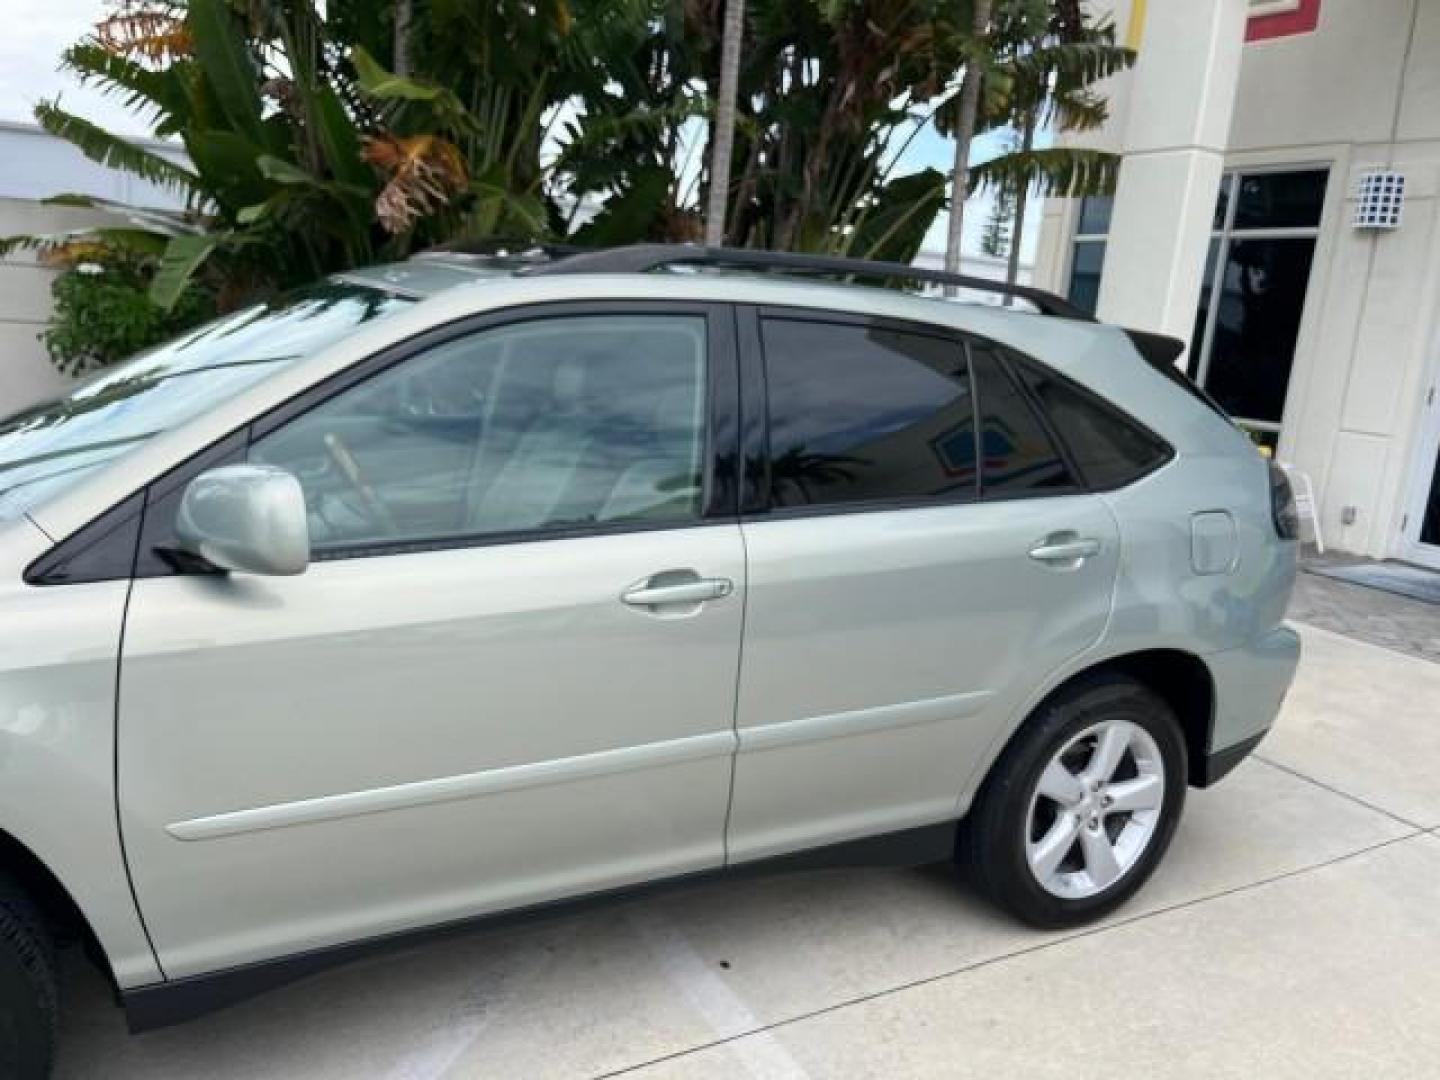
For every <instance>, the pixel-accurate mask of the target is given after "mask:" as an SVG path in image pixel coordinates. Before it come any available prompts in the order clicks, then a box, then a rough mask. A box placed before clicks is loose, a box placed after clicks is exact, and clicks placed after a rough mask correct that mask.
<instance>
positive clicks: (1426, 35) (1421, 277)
mask: <svg viewBox="0 0 1440 1080" xmlns="http://www.w3.org/2000/svg"><path fill="white" fill-rule="evenodd" d="M1412 31H1413V32H1412ZM1121 84H1122V85H1121V86H1120V87H1119V88H1118V99H1119V105H1120V109H1119V110H1118V111H1117V117H1118V116H1123V110H1124V109H1126V108H1128V107H1130V103H1129V102H1128V101H1125V100H1124V98H1125V96H1126V95H1125V88H1124V86H1123V80H1121ZM1119 130H1120V125H1119V124H1118V123H1112V124H1111V125H1109V128H1108V129H1107V131H1106V132H1105V133H1104V135H1103V136H1102V145H1104V144H1106V143H1108V144H1109V146H1108V148H1115V140H1116V139H1117V138H1118V135H1117V133H1118V131H1119ZM1288 164H1295V165H1313V164H1319V165H1326V166H1329V167H1330V170H1331V172H1330V182H1329V187H1328V191H1327V195H1326V206H1325V210H1324V214H1323V217H1322V221H1321V231H1320V238H1319V241H1318V243H1317V247H1316V253H1315V261H1314V265H1313V269H1312V272H1311V278H1310V284H1309V289H1308V292H1307V297H1306V306H1305V314H1304V318H1303V321H1302V325H1301V332H1300V339H1299V342H1298V344H1297V348H1296V356H1295V363H1294V366H1293V368H1292V373H1291V378H1290V388H1289V394H1288V397H1287V401H1286V409H1285V416H1284V426H1283V433H1282V436H1281V441H1280V446H1279V456H1280V457H1281V458H1282V459H1284V460H1289V461H1292V462H1294V463H1295V464H1297V465H1298V466H1299V467H1300V468H1302V469H1304V470H1305V471H1306V472H1308V473H1309V474H1310V476H1311V477H1312V479H1313V480H1314V482H1315V484H1316V487H1317V490H1318V493H1319V501H1320V504H1321V515H1322V525H1323V529H1324V533H1325V537H1326V540H1327V542H1330V543H1332V544H1334V545H1335V546H1336V547H1338V548H1341V549H1343V550H1348V551H1353V552H1357V553H1360V554H1366V555H1373V556H1387V555H1395V554H1401V553H1402V547H1403V544H1402V537H1401V521H1402V518H1403V517H1404V515H1405V514H1406V512H1407V510H1408V509H1409V507H1408V505H1407V504H1408V503H1409V502H1410V501H1411V499H1410V495H1411V491H1412V489H1413V487H1414V486H1415V485H1416V483H1417V473H1418V472H1419V471H1421V470H1424V471H1425V473H1426V474H1427V475H1428V472H1429V469H1430V468H1431V467H1432V466H1433V461H1426V462H1422V461H1419V460H1417V458H1418V457H1419V454H1418V450H1419V447H1420V438H1419V432H1420V429H1421V425H1422V413H1423V408H1424V396H1425V390H1426V388H1427V387H1428V386H1430V385H1431V384H1432V382H1433V380H1434V379H1435V378H1436V371H1435V353H1436V348H1435V345H1436V342H1435V338H1436V333H1435V330H1436V325H1437V319H1436V314H1437V300H1440V0H1364V2H1363V3H1361V2H1357V0H1322V4H1321V6H1320V9H1319V21H1318V25H1317V26H1316V28H1315V30H1314V31H1312V32H1308V33H1301V34H1295V35H1289V36H1283V37H1277V38H1272V39H1265V40H1256V41H1252V42H1250V43H1249V44H1248V45H1247V46H1246V47H1245V50H1244V53H1243V59H1242V62H1241V69H1240V75H1239V85H1238V92H1237V100H1236V106H1235V115H1234V119H1233V122H1232V126H1231V131H1230V136H1229V139H1228V152H1227V157H1226V165H1227V167H1228V168H1247V167H1257V166H1268V165H1288ZM1374 166H1391V167H1394V168H1397V169H1399V170H1401V171H1402V172H1403V173H1404V174H1405V176H1406V181H1407V189H1406V204H1405V211H1404V220H1403V224H1402V226H1401V227H1400V228H1399V229H1398V230H1396V231H1394V232H1388V233H1375V232H1371V231H1358V230H1355V229H1353V228H1352V227H1351V225H1350V216H1351V210H1352V208H1353V191H1354V185H1355V180H1356V178H1357V174H1358V173H1359V172H1360V171H1361V170H1363V169H1365V168H1367V167H1374ZM1074 216H1075V207H1074V206H1072V205H1070V204H1069V202H1068V201H1063V200H1057V201H1055V202H1054V203H1053V205H1052V206H1049V207H1047V209H1046V218H1045V225H1044V231H1043V233H1042V240H1041V245H1040V254H1039V258H1038V259H1037V268H1036V279H1037V281H1038V282H1041V283H1044V284H1047V285H1048V286H1049V287H1051V288H1061V289H1063V288H1064V287H1065V285H1066V284H1067V282H1068V265H1067V264H1068V258H1069V237H1070V236H1071V235H1073V232H1074Z"/></svg>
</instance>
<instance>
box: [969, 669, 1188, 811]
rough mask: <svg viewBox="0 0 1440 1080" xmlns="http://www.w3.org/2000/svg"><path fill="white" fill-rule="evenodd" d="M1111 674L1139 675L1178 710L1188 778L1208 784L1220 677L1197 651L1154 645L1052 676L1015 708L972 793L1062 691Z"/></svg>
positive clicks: (1137, 677)
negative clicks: (1033, 720)
mask: <svg viewBox="0 0 1440 1080" xmlns="http://www.w3.org/2000/svg"><path fill="white" fill-rule="evenodd" d="M1106 673H1111V674H1117V675H1124V676H1126V677H1127V678H1131V679H1134V680H1135V681H1136V682H1138V683H1140V684H1141V685H1142V686H1144V687H1146V688H1147V689H1149V690H1150V691H1151V692H1153V693H1155V694H1157V695H1159V697H1160V698H1162V699H1163V700H1164V701H1165V703H1166V704H1167V705H1169V706H1170V708H1171V709H1172V710H1174V712H1175V716H1176V719H1177V720H1179V722H1180V731H1181V734H1182V736H1183V737H1184V740H1185V756H1186V780H1187V782H1188V783H1189V785H1190V786H1192V787H1204V786H1206V778H1205V763H1206V759H1207V756H1208V754H1209V749H1210V737H1211V733H1212V732H1213V730H1214V725H1215V678H1214V676H1213V675H1212V674H1211V671H1210V668H1209V666H1208V665H1207V664H1206V663H1205V661H1204V659H1203V658H1201V657H1200V656H1198V655H1197V654H1195V653H1192V652H1188V651H1186V650H1184V649H1177V648H1151V649H1137V650H1133V651H1131V652H1124V653H1116V654H1113V655H1110V656H1103V657H1098V658H1094V659H1092V660H1091V662H1089V663H1088V664H1084V665H1083V666H1081V667H1078V668H1076V669H1075V670H1073V671H1068V672H1063V673H1056V675H1055V676H1052V679H1053V681H1052V682H1051V683H1050V684H1049V685H1047V686H1045V688H1044V689H1043V691H1041V692H1039V693H1038V694H1037V695H1036V696H1035V697H1033V698H1030V699H1029V700H1028V701H1026V702H1025V703H1024V704H1023V705H1021V706H1020V708H1019V709H1017V710H1016V716H1017V718H1016V719H1015V721H1014V722H1013V723H1012V724H1011V726H1010V727H1009V728H1008V730H1007V731H1006V732H1005V735H1004V737H1003V738H1001V739H999V740H998V741H997V742H996V744H995V745H994V747H993V748H992V750H991V753H990V756H989V758H988V760H987V761H986V762H985V764H984V766H983V768H981V769H979V770H977V772H976V773H975V774H973V778H972V780H971V781H970V784H971V785H972V786H971V788H970V789H969V795H970V797H973V795H974V794H975V793H976V792H978V791H979V789H980V786H981V785H983V784H984V782H985V781H986V779H988V777H989V776H990V774H991V772H992V771H993V770H994V768H995V765H996V763H997V762H998V761H999V760H1000V759H1001V757H1002V756H1003V755H1004V753H1005V750H1006V748H1008V747H1009V746H1010V745H1011V744H1012V743H1013V742H1014V741H1015V740H1016V739H1017V738H1018V737H1019V736H1020V733H1021V731H1023V730H1024V729H1025V726H1026V724H1028V723H1029V721H1030V718H1031V717H1032V716H1034V715H1035V714H1036V713H1037V712H1039V711H1040V710H1041V709H1042V708H1044V707H1045V705H1046V704H1047V703H1048V702H1049V701H1051V700H1053V699H1054V698H1055V696H1056V695H1057V694H1061V693H1063V692H1065V691H1066V690H1068V689H1070V688H1071V687H1073V686H1075V685H1077V684H1079V683H1082V682H1084V681H1085V680H1087V679H1091V678H1094V677H1095V676H1097V675H1103V674H1106ZM969 801H970V798H966V799H965V800H964V804H968V803H969Z"/></svg>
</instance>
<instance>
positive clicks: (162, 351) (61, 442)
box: [0, 282, 411, 521]
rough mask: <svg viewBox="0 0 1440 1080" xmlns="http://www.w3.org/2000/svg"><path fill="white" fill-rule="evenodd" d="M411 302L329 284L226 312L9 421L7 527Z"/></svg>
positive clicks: (1, 502) (0, 472)
mask: <svg viewBox="0 0 1440 1080" xmlns="http://www.w3.org/2000/svg"><path fill="white" fill-rule="evenodd" d="M410 303H411V301H408V300H404V299H401V298H399V297H396V296H393V295H391V294H389V293H385V292H382V291H380V290H378V289H373V288H369V287H367V286H364V285H353V284H348V283H341V282H326V283H324V284H321V285H317V286H314V287H311V288H309V289H305V290H302V291H300V292H296V293H293V294H291V295H289V296H286V297H284V298H283V299H280V300H276V301H274V302H271V303H268V304H258V305H256V306H254V307H250V308H246V309H244V310H243V311H238V312H235V313H234V314H231V315H227V316H225V317H224V318H222V319H218V320H216V321H215V322H212V323H210V324H208V325H206V326H203V327H200V328H199V329H197V330H192V331H190V332H189V333H187V334H185V335H183V336H181V337H179V338H176V339H175V340H174V341H171V342H168V343H167V344H164V345H161V346H159V347H157V348H155V349H152V350H150V351H149V352H146V353H142V354H141V355H140V356H138V357H136V358H135V359H134V360H131V361H129V362H128V363H125V364H123V365H121V366H119V367H116V368H112V369H109V370H107V371H104V372H101V373H100V374H98V375H96V376H94V377H92V378H91V379H89V380H87V381H85V382H82V383H80V384H79V385H77V386H76V387H75V388H74V389H73V390H71V391H70V393H69V394H67V395H66V396H65V397H63V398H61V399H59V400H58V401H54V402H51V403H48V404H45V405H40V406H36V407H34V408H31V409H28V410H26V411H25V412H23V413H20V414H18V415H16V416H13V417H11V418H9V419H8V420H3V421H0V521H4V520H8V519H10V518H13V517H18V516H19V515H20V514H22V513H24V512H26V511H27V510H29V509H30V508H32V507H34V506H38V505H39V504H40V503H41V502H44V501H45V500H46V499H47V498H50V497H51V496H54V495H58V494H59V493H61V492H62V491H64V490H65V489H66V488H68V487H70V486H71V485H72V484H74V483H76V482H77V481H79V480H81V479H82V478H83V477H84V476H85V475H86V474H88V473H89V472H91V471H92V470H93V469H95V468H97V467H99V466H102V465H104V464H106V463H107V462H110V461H112V460H114V459H116V458H119V457H121V456H122V455H124V454H126V453H128V452H130V451H131V450H134V449H135V448H136V447H138V446H140V445H141V444H143V443H144V442H145V441H146V440H148V439H150V438H151V437H153V436H154V435H156V434H158V433H159V432H162V431H167V430H169V429H171V428H174V427H177V426H179V425H180V424H183V423H184V422H186V421H187V420H190V419H193V418H194V417H197V416H199V415H200V414H201V413H203V412H205V411H206V410H207V409H211V408H214V407H215V406H216V405H218V404H219V403H220V402H222V401H224V400H225V399H226V398H229V397H233V396H234V395H235V394H238V393H239V392H240V391H242V390H244V389H246V388H247V387H249V386H251V385H252V384H254V383H256V382H258V381H259V380H261V379H263V378H265V377H266V376H268V375H270V374H272V373H274V372H275V371H278V370H280V369H282V368H285V367H287V366H288V365H290V364H292V363H294V362H295V361H297V360H299V359H301V358H303V357H305V356H308V355H310V354H312V353H314V352H317V351H319V350H320V349H321V348H323V347H325V346H327V345H330V344H332V343H333V342H336V341H339V340H340V339H341V338H342V337H344V336H345V335H346V334H348V333H350V332H351V331H353V330H354V329H355V328H356V327H358V326H359V325H360V324H362V323H365V322H369V321H370V320H372V319H377V318H381V317H382V316H384V315H387V314H389V313H391V312H393V311H397V310H399V309H400V308H403V307H407V306H409V304H410Z"/></svg>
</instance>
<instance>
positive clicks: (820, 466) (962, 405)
mask: <svg viewBox="0 0 1440 1080" xmlns="http://www.w3.org/2000/svg"><path fill="white" fill-rule="evenodd" d="M762 335H763V343H764V349H765V368H766V383H767V386H768V393H769V418H770V460H771V479H770V492H771V505H772V506H776V507H786V506H835V505H845V504H850V503H865V502H875V501H879V500H920V499H937V500H950V501H953V500H957V499H969V498H973V497H974V496H975V484H976V475H975V409H974V402H973V401H972V399H971V387H970V376H969V371H968V366H967V364H966V359H965V350H964V348H963V347H962V346H961V344H960V343H959V342H957V341H951V340H947V339H943V338H939V337H930V336H927V335H925V334H912V333H906V332H903V331H896V330H891V329H887V328H881V327H869V326H855V325H850V324H840V323H821V322H812V321H807V320H797V319H765V320H764V321H763V322H762Z"/></svg>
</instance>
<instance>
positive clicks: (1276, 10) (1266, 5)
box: [1250, 0, 1300, 19]
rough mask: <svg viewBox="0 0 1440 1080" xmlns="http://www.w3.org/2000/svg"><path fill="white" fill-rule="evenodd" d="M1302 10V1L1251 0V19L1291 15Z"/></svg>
mask: <svg viewBox="0 0 1440 1080" xmlns="http://www.w3.org/2000/svg"><path fill="white" fill-rule="evenodd" d="M1299 10H1300V0H1250V18H1252V19H1261V18H1264V17H1265V16H1266V15H1289V14H1290V13H1291V12H1292V11H1299Z"/></svg>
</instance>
